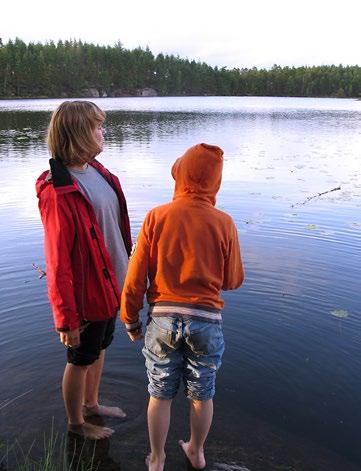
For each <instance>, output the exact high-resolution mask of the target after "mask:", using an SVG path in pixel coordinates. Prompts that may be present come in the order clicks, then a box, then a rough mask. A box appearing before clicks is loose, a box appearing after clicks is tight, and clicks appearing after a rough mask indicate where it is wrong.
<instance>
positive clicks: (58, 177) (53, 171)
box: [48, 159, 74, 188]
mask: <svg viewBox="0 0 361 471" xmlns="http://www.w3.org/2000/svg"><path fill="white" fill-rule="evenodd" d="M49 164H50V173H49V175H48V179H49V180H50V179H51V180H52V181H53V185H54V188H59V187H62V186H69V185H73V184H74V182H73V179H72V177H71V175H70V172H69V170H68V169H67V168H66V166H65V165H64V164H63V162H61V160H55V159H50V160H49Z"/></svg>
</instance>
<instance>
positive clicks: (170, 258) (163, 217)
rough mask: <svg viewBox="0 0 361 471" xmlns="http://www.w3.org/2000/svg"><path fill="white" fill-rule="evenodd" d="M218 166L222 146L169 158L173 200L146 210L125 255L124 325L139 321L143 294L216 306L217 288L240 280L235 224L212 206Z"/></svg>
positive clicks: (203, 147) (218, 178) (235, 284)
mask: <svg viewBox="0 0 361 471" xmlns="http://www.w3.org/2000/svg"><path fill="white" fill-rule="evenodd" d="M222 166H223V151H222V149H220V148H219V147H217V146H211V145H207V144H198V145H195V146H193V147H191V148H190V149H188V150H187V151H186V153H185V154H184V155H183V156H182V157H180V158H179V159H177V160H176V162H175V163H174V165H173V167H172V176H173V178H174V180H175V190H174V196H173V201H172V202H170V203H167V204H164V205H162V206H158V207H156V208H154V209H152V210H151V211H150V212H149V213H148V214H147V215H146V217H145V220H144V223H143V225H142V228H141V230H140V233H139V235H138V239H137V243H136V247H135V250H134V252H133V254H132V256H131V257H130V261H129V267H128V273H127V276H126V279H125V283H124V287H123V291H122V296H121V311H120V312H121V320H122V321H123V322H124V323H125V324H126V327H127V329H128V330H133V329H135V328H136V327H137V326H138V325H139V310H140V309H141V308H142V307H143V298H144V294H145V293H147V301H148V303H149V304H151V305H152V304H154V303H161V304H162V305H164V304H167V303H169V304H170V305H172V306H174V305H177V304H178V303H179V305H181V306H184V305H187V306H188V305H192V307H196V308H198V309H203V308H205V309H208V310H209V309H210V310H214V309H215V310H221V309H222V307H223V304H224V303H223V300H222V298H221V297H220V291H221V290H222V289H223V290H230V289H235V288H238V287H239V286H240V285H241V284H242V281H243V279H244V271H243V265H242V260H241V253H240V246H239V241H238V234H237V229H236V226H235V224H234V222H233V220H232V218H231V217H230V216H228V214H226V213H224V212H222V211H220V210H219V209H216V208H215V207H214V205H215V201H216V200H215V196H216V193H217V192H218V190H219V187H220V185H221V179H222Z"/></svg>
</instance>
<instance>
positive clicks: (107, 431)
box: [68, 422, 114, 440]
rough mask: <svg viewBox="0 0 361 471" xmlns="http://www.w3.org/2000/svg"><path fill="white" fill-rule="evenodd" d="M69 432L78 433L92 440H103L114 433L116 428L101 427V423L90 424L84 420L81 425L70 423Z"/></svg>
mask: <svg viewBox="0 0 361 471" xmlns="http://www.w3.org/2000/svg"><path fill="white" fill-rule="evenodd" d="M68 430H69V432H72V433H76V434H77V435H80V436H82V437H84V438H89V439H90V440H101V439H102V438H108V437H110V436H111V435H113V433H114V430H113V429H112V428H107V427H100V426H99V425H93V424H89V423H87V422H84V423H83V424H80V425H72V424H68Z"/></svg>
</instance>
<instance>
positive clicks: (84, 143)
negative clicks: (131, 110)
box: [47, 101, 105, 165]
mask: <svg viewBox="0 0 361 471" xmlns="http://www.w3.org/2000/svg"><path fill="white" fill-rule="evenodd" d="M104 121H105V113H104V111H102V110H101V109H100V108H99V107H98V106H97V105H96V104H95V103H92V102H91V101H64V102H63V103H62V104H61V105H60V106H59V107H58V108H57V109H56V110H55V111H54V112H53V114H52V116H51V120H50V123H49V128H48V139H47V140H48V147H49V150H50V153H51V155H52V156H53V157H54V159H56V160H61V161H62V162H63V163H64V165H74V164H83V163H85V162H88V161H89V160H91V159H93V158H94V157H95V156H96V155H98V154H99V153H100V152H101V151H102V149H101V147H100V146H99V144H98V143H97V141H96V140H95V138H94V136H93V131H94V129H95V128H96V126H98V125H99V124H103V123H104Z"/></svg>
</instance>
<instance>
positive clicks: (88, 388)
mask: <svg viewBox="0 0 361 471" xmlns="http://www.w3.org/2000/svg"><path fill="white" fill-rule="evenodd" d="M104 358H105V350H102V351H101V352H100V356H99V358H98V360H96V361H95V362H94V363H93V364H92V365H90V367H89V368H88V372H87V375H86V381H85V390H84V407H83V414H84V415H85V416H90V415H106V416H108V417H120V418H121V417H125V416H126V414H125V413H124V411H123V410H122V409H120V407H110V406H102V405H100V404H99V387H100V380H101V377H102V372H103V367H104Z"/></svg>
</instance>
